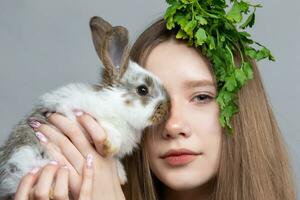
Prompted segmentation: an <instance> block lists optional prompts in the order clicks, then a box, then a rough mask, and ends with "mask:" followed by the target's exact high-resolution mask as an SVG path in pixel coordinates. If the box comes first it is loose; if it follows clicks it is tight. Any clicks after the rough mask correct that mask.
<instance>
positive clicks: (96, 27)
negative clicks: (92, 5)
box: [90, 16, 112, 60]
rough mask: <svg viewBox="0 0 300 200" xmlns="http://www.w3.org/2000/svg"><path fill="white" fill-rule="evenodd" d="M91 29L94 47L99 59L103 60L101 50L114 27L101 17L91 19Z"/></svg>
mask: <svg viewBox="0 0 300 200" xmlns="http://www.w3.org/2000/svg"><path fill="white" fill-rule="evenodd" d="M90 28H91V32H92V39H93V43H94V47H95V49H96V52H97V54H98V56H99V58H100V59H101V60H102V55H101V48H102V46H103V44H104V40H105V39H106V34H107V33H108V32H109V31H111V30H112V26H111V24H110V23H108V22H107V21H105V20H104V19H102V18H101V17H98V16H94V17H92V18H91V19H90Z"/></svg>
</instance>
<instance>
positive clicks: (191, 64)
mask: <svg viewBox="0 0 300 200" xmlns="http://www.w3.org/2000/svg"><path fill="white" fill-rule="evenodd" d="M145 67H146V69H148V70H149V71H151V72H153V73H154V74H156V75H157V76H158V77H159V78H161V79H176V81H182V82H186V81H188V80H195V81H197V80H209V81H213V78H212V75H211V72H210V70H209V67H210V66H209V63H208V62H207V59H206V58H205V57H203V56H202V55H201V54H199V52H198V51H196V50H195V49H194V48H192V47H188V46H186V45H185V44H184V43H178V42H173V41H166V42H162V43H160V44H159V45H157V46H156V47H154V48H153V49H152V51H151V52H150V54H149V56H148V58H147V60H146V65H145Z"/></svg>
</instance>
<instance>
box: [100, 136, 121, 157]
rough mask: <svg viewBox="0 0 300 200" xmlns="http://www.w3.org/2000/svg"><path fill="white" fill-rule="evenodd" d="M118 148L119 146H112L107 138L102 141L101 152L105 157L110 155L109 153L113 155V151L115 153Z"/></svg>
mask: <svg viewBox="0 0 300 200" xmlns="http://www.w3.org/2000/svg"><path fill="white" fill-rule="evenodd" d="M118 150H119V148H117V147H115V146H113V145H112V144H111V142H110V141H109V140H108V139H107V138H106V139H105V140H104V142H103V154H104V156H105V157H107V156H110V155H114V154H115V153H117V151H118Z"/></svg>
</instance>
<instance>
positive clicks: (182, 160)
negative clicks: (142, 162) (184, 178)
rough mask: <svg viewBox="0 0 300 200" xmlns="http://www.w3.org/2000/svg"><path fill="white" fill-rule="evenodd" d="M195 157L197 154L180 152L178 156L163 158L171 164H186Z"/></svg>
mask: <svg viewBox="0 0 300 200" xmlns="http://www.w3.org/2000/svg"><path fill="white" fill-rule="evenodd" d="M196 158H197V155H191V154H182V155H179V156H168V157H166V158H164V160H165V161H166V162H167V163H168V164H169V165H172V166H181V165H186V164H188V163H190V162H192V161H193V160H195V159H196Z"/></svg>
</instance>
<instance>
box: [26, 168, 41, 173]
mask: <svg viewBox="0 0 300 200" xmlns="http://www.w3.org/2000/svg"><path fill="white" fill-rule="evenodd" d="M39 170H40V168H39V167H34V168H33V169H32V170H30V171H29V173H30V174H36V173H37V172H38V171H39Z"/></svg>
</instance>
